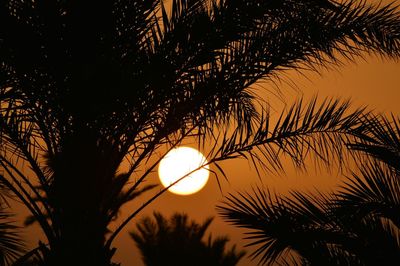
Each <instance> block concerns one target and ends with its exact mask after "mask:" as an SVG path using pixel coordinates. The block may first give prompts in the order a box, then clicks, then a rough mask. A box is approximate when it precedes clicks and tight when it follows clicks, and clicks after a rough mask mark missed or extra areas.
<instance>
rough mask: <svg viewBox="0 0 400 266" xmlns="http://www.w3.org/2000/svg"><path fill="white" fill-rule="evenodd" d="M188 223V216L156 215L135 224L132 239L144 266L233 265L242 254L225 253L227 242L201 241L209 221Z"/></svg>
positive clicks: (234, 252)
mask: <svg viewBox="0 0 400 266" xmlns="http://www.w3.org/2000/svg"><path fill="white" fill-rule="evenodd" d="M212 220H213V219H212V218H208V219H206V220H205V221H204V222H203V223H202V224H199V223H197V222H195V221H189V217H188V216H187V214H180V213H175V214H173V215H172V216H171V217H170V218H169V219H167V218H165V217H164V216H163V215H161V214H160V213H158V212H155V213H153V217H145V218H143V219H142V220H141V221H140V222H138V223H137V224H136V228H137V229H136V231H133V232H131V233H130V234H131V237H132V239H133V240H134V241H135V243H136V245H137V247H138V248H139V250H140V252H141V254H142V258H143V262H144V263H145V265H148V266H151V265H177V266H178V265H182V266H183V265H188V264H190V265H215V266H217V265H224V266H228V265H236V264H237V263H238V261H239V260H240V259H241V258H242V257H243V256H244V254H245V252H243V251H237V250H236V248H235V246H233V247H232V248H231V249H230V250H226V244H227V243H228V241H229V239H228V238H227V237H225V236H223V237H221V236H219V237H217V238H215V239H212V238H211V235H210V236H209V237H208V240H207V241H204V240H203V238H204V236H205V233H206V231H207V229H208V227H209V226H210V224H211V222H212Z"/></svg>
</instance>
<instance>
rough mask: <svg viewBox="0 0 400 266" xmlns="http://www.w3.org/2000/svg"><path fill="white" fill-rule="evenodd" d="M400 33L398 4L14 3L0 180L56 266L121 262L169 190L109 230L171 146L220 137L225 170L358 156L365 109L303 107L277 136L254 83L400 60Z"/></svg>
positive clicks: (3, 66)
mask: <svg viewBox="0 0 400 266" xmlns="http://www.w3.org/2000/svg"><path fill="white" fill-rule="evenodd" d="M399 24H400V18H399V15H398V11H397V9H396V8H395V7H394V6H392V5H388V6H380V7H378V6H372V5H369V4H367V3H365V2H361V3H354V2H353V1H347V2H335V1H329V0H319V1H313V0H303V1H294V0H284V1H259V0H246V1H244V0H222V1H210V0H172V1H171V5H170V6H168V5H166V4H164V2H163V1H162V0H126V1H122V0H118V1H104V3H103V2H99V1H94V0H86V1H65V0H57V1H49V0H43V1H26V0H8V1H2V2H1V3H0V101H1V102H0V144H1V150H0V151H1V152H0V167H1V168H2V170H3V171H4V173H3V174H1V175H0V180H1V181H2V183H3V184H4V185H5V186H7V187H8V188H9V189H10V190H11V191H12V192H13V193H14V194H15V196H16V197H17V198H18V199H19V200H20V201H21V202H22V203H23V204H24V205H25V206H26V207H27V208H28V209H29V211H30V212H31V213H32V216H33V218H34V220H36V221H37V222H38V223H39V225H40V227H41V228H42V230H43V233H44V235H45V237H46V239H47V242H46V243H44V244H43V245H41V246H40V247H38V248H39V251H40V252H41V256H42V257H43V261H44V262H43V263H44V264H45V265H96V266H102V265H109V264H110V261H111V258H112V256H113V253H114V252H115V248H113V247H112V243H113V240H114V239H115V237H116V236H117V235H118V234H119V233H120V232H121V230H122V229H123V228H124V227H125V226H126V225H127V224H128V223H129V222H130V221H131V220H132V219H133V218H135V217H136V215H137V213H139V212H140V211H141V210H142V209H143V208H144V207H145V206H147V205H148V204H150V203H151V202H152V201H154V200H155V199H156V198H158V196H159V195H160V194H161V193H163V192H164V191H165V190H166V189H163V190H161V191H160V192H156V193H155V194H154V195H153V196H152V197H150V199H149V200H147V201H145V202H144V203H143V205H142V207H140V208H139V209H137V210H135V211H133V212H132V213H131V214H130V215H129V216H127V217H124V218H123V219H124V220H123V221H122V222H121V225H120V226H118V227H117V228H115V230H113V231H112V232H111V233H110V234H107V233H108V232H110V228H109V225H110V223H111V222H112V221H113V220H114V219H115V217H116V216H117V214H118V212H119V210H120V209H121V208H122V206H123V205H124V204H125V203H126V202H128V201H130V200H133V199H136V198H137V197H138V196H139V195H141V194H142V193H144V192H146V191H149V190H151V188H153V187H154V185H148V184H147V183H146V182H144V181H146V179H147V177H148V175H149V174H150V173H151V172H152V170H153V169H154V168H155V167H156V166H157V164H158V162H159V161H160V160H161V158H162V156H163V155H160V156H159V154H160V153H161V151H162V150H160V147H163V146H167V147H168V149H170V148H173V147H174V146H177V145H179V144H181V143H182V142H183V141H184V140H185V139H187V138H188V137H195V138H198V140H199V142H200V143H201V142H203V143H204V141H205V140H206V138H207V140H209V141H210V142H211V147H213V148H212V150H211V152H210V153H209V155H208V162H209V163H210V164H211V163H212V164H215V165H216V167H217V168H218V169H219V172H220V174H222V175H223V170H222V169H221V168H220V167H219V166H218V164H217V163H218V162H219V161H221V160H225V159H230V158H235V157H247V158H249V159H250V160H251V161H253V162H254V163H255V164H256V165H258V166H262V167H266V168H272V169H279V168H281V165H280V163H279V155H280V154H281V153H285V154H287V155H289V156H291V157H292V158H293V160H294V162H295V163H297V164H299V165H301V164H302V163H303V158H304V156H306V155H307V154H309V151H310V150H313V151H315V153H314V154H315V155H316V156H317V157H321V158H323V159H325V161H327V160H326V159H327V157H330V156H331V155H330V154H331V153H334V154H337V155H340V154H342V151H343V149H342V148H343V141H345V140H348V139H352V138H356V137H358V136H363V133H362V132H363V130H364V129H365V128H366V127H367V126H366V125H363V123H362V119H361V118H362V117H363V113H362V110H356V111H353V112H349V111H348V103H347V102H344V103H339V102H337V101H330V102H329V101H328V102H324V103H323V104H322V105H321V107H317V104H316V101H314V100H313V101H311V103H310V104H309V105H307V104H305V106H304V103H301V101H300V102H299V103H297V104H295V105H294V106H293V107H292V108H291V109H289V111H288V112H287V113H282V116H281V117H280V119H279V121H278V123H277V124H276V125H275V126H270V123H269V122H270V115H269V112H268V110H267V109H266V108H261V109H262V111H258V108H256V107H257V106H256V105H257V104H256V103H257V102H259V101H261V102H262V105H263V106H265V105H266V104H267V103H266V102H265V101H262V99H257V98H256V97H255V96H254V94H253V93H252V89H251V88H252V85H254V84H255V83H256V82H257V81H259V80H261V79H274V78H279V73H280V71H283V70H286V69H300V68H301V69H303V68H308V69H312V70H317V69H318V67H325V66H328V65H329V64H339V63H340V62H339V59H338V58H339V55H342V56H344V58H348V59H349V60H352V58H354V57H355V56H359V55H362V54H365V53H377V54H380V55H382V56H387V57H390V58H398V57H399V55H400V37H399V36H400V34H399V31H400V30H399ZM326 140H329V141H326ZM257 150H259V151H260V152H261V155H260V153H257V152H256V151H257ZM162 154H165V153H162ZM152 156H153V157H155V163H151V164H150V163H149V158H150V157H152ZM264 161H267V162H269V163H270V164H264ZM22 162H23V163H22ZM123 162H128V165H129V169H128V170H127V171H122V170H121V168H120V166H121V164H122V163H123ZM22 165H26V166H28V168H29V169H23V168H22ZM141 169H144V170H143V171H139V170H141ZM139 173H141V174H139ZM132 176H134V177H135V179H134V178H132ZM133 179H134V181H132V180H133ZM30 220H32V219H30ZM71 254H74V256H71ZM76 258H80V261H76Z"/></svg>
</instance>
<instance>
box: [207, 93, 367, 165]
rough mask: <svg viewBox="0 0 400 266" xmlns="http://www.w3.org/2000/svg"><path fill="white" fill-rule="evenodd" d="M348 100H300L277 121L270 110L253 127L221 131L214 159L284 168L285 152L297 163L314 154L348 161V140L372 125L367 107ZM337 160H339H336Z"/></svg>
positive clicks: (327, 159) (319, 159)
mask: <svg viewBox="0 0 400 266" xmlns="http://www.w3.org/2000/svg"><path fill="white" fill-rule="evenodd" d="M349 105H350V104H349V102H348V101H343V102H341V101H339V100H329V99H328V100H324V101H323V102H322V103H321V104H318V103H317V99H316V98H314V99H312V100H311V101H310V102H309V103H305V101H303V100H300V101H298V102H297V103H295V104H293V105H292V106H290V107H289V108H288V110H287V111H283V112H282V113H281V114H280V117H279V118H278V119H277V122H273V118H272V117H271V116H270V114H269V113H267V114H266V115H265V116H263V117H261V118H260V120H259V121H257V122H254V123H253V124H252V128H253V129H252V130H251V131H247V132H243V131H242V130H241V129H240V128H237V129H235V130H234V131H233V132H222V133H221V135H220V136H218V135H217V137H216V139H215V140H214V141H215V142H218V145H216V147H217V148H215V149H214V150H213V151H212V152H213V153H212V154H213V156H210V157H214V159H210V160H209V161H212V162H214V161H215V162H218V161H219V160H222V159H225V158H232V157H244V158H250V157H251V158H252V161H253V163H254V164H255V166H256V167H260V166H261V168H262V169H263V168H264V169H266V170H273V171H275V170H283V168H282V164H281V160H280V158H281V156H288V157H289V158H291V159H292V161H293V163H294V164H295V165H296V166H297V167H302V166H304V162H305V159H306V158H307V157H309V156H314V159H316V161H317V162H320V163H321V162H322V163H323V164H325V165H327V166H329V165H333V164H335V163H337V164H338V165H340V162H343V161H346V160H345V158H346V159H348V158H350V154H349V153H348V150H347V148H346V145H347V143H349V142H351V141H353V140H354V139H357V138H359V137H360V136H361V135H360V132H363V131H366V129H367V128H368V117H369V114H368V113H364V109H357V110H354V111H351V110H350V108H349ZM335 160H337V161H335Z"/></svg>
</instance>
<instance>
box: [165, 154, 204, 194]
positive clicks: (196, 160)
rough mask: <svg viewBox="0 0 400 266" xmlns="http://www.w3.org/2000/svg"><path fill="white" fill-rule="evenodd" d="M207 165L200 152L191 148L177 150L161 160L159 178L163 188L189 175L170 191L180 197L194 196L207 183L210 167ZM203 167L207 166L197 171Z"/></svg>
mask: <svg viewBox="0 0 400 266" xmlns="http://www.w3.org/2000/svg"><path fill="white" fill-rule="evenodd" d="M205 164H207V160H206V158H205V157H204V156H203V154H201V153H200V152H199V151H198V150H196V149H193V148H189V147H179V148H175V149H172V150H171V151H170V152H168V153H167V155H166V156H165V157H164V158H163V159H162V160H161V162H160V165H159V167H158V176H159V177H160V180H161V183H162V184H163V186H164V187H168V186H169V185H171V184H173V183H174V182H176V181H177V180H179V179H180V178H182V177H184V176H186V175H187V176H186V177H184V178H183V179H181V180H180V181H178V182H177V183H176V184H174V185H173V186H172V187H170V188H169V189H168V190H169V191H170V192H172V193H175V194H179V195H189V194H193V193H196V192H198V191H200V190H201V189H202V188H203V187H204V186H205V185H206V183H207V180H208V176H209V170H208V169H209V166H208V165H205ZM202 165H205V166H203V167H201V168H200V169H199V170H196V169H198V168H199V167H200V166H202ZM195 170H196V171H195Z"/></svg>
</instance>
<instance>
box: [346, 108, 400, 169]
mask: <svg viewBox="0 0 400 266" xmlns="http://www.w3.org/2000/svg"><path fill="white" fill-rule="evenodd" d="M363 140H364V141H363ZM349 147H350V148H351V149H354V150H356V151H360V152H363V153H365V154H367V155H370V156H372V157H374V158H375V159H377V160H379V161H381V162H384V163H386V164H387V165H389V166H390V167H392V168H393V169H395V170H396V171H398V172H400V166H399V163H398V162H399V160H400V120H399V118H396V117H394V116H393V115H392V117H391V119H389V118H387V117H383V116H381V117H377V118H376V119H375V121H374V122H373V123H371V124H370V128H369V130H368V131H366V132H363V136H362V138H360V140H359V141H357V142H354V143H350V144H349Z"/></svg>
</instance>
